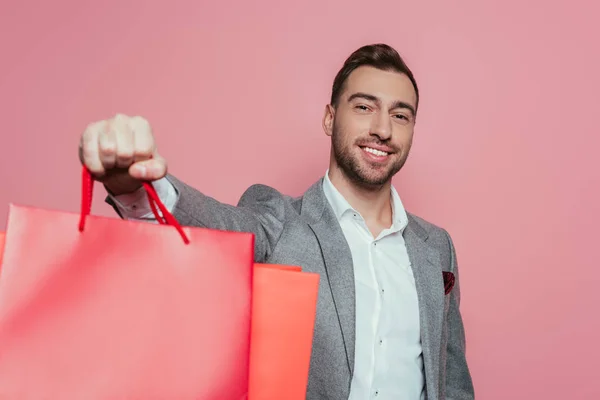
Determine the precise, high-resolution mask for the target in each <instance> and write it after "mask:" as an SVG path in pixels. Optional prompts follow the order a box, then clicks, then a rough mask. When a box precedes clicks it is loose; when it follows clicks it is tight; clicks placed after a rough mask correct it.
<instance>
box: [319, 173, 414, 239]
mask: <svg viewBox="0 0 600 400" xmlns="http://www.w3.org/2000/svg"><path fill="white" fill-rule="evenodd" d="M323 191H324V192H325V197H326V198H327V201H329V204H330V205H331V208H333V212H334V214H335V216H336V218H337V220H338V221H340V220H341V219H342V217H343V216H344V214H346V213H347V212H353V213H358V211H356V210H354V209H353V208H352V206H351V205H350V203H348V201H347V200H346V199H345V198H344V196H342V194H341V193H340V192H339V191H338V190H337V188H336V187H335V186H334V185H333V183H332V182H331V180H330V179H329V170H327V171H326V172H325V177H324V178H323ZM391 192H392V194H391V195H392V227H393V228H396V229H404V228H405V227H406V225H408V216H407V214H406V210H405V208H404V205H403V204H402V200H401V199H400V195H398V192H397V191H396V188H394V186H393V185H392V187H391Z"/></svg>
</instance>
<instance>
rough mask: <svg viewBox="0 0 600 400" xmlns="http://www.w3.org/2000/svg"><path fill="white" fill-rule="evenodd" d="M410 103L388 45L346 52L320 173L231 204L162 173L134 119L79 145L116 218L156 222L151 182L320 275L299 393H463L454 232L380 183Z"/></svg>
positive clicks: (141, 122) (181, 216)
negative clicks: (293, 189)
mask: <svg viewBox="0 0 600 400" xmlns="http://www.w3.org/2000/svg"><path fill="white" fill-rule="evenodd" d="M418 102H419V93H418V88H417V84H416V81H415V79H414V77H413V74H412V72H411V71H410V69H409V68H408V67H407V66H406V64H405V63H404V61H403V60H402V58H401V57H400V56H399V55H398V53H397V52H396V51H395V50H394V49H393V48H391V47H389V46H387V45H384V44H376V45H369V46H364V47H361V48H360V49H358V50H356V51H355V52H354V53H353V54H351V55H350V57H349V58H348V59H347V60H346V62H345V63H344V65H343V67H342V69H341V70H340V71H339V72H338V74H337V76H336V77H335V80H334V83H333V89H332V95H331V101H330V103H329V104H327V105H326V107H325V113H324V117H323V129H324V131H325V134H326V135H328V136H330V137H331V144H332V146H331V156H330V161H329V168H328V170H327V172H326V173H325V175H324V177H323V178H322V179H320V180H319V181H318V182H316V183H315V184H314V185H313V186H312V187H310V188H309V189H308V190H307V191H306V192H305V194H304V195H303V196H302V197H300V198H291V197H289V196H286V195H283V194H281V193H279V192H278V191H276V190H275V189H273V188H270V187H267V186H262V185H254V186H252V187H250V188H249V189H248V190H247V191H246V192H245V193H244V195H243V196H242V198H241V199H240V201H239V203H238V205H237V206H230V205H226V204H223V203H220V202H218V201H217V200H215V199H213V198H211V197H209V196H207V195H205V194H203V193H201V192H200V191H198V190H196V189H194V188H192V187H190V186H188V185H187V184H185V183H183V182H182V181H180V180H178V179H177V178H176V177H174V176H173V175H168V174H167V167H166V162H165V160H164V159H163V158H162V157H160V155H159V154H158V152H157V148H156V144H155V142H154V137H153V135H152V131H151V128H150V124H149V123H148V122H147V121H146V120H145V119H143V118H141V117H127V116H124V115H117V116H116V117H114V118H112V119H110V120H105V121H99V122H95V123H92V124H90V125H89V127H88V128H87V129H86V131H85V132H84V133H83V135H82V139H81V144H80V152H79V154H80V159H81V161H82V163H83V164H84V165H85V166H87V167H88V169H89V170H90V171H91V172H92V174H93V175H94V176H95V178H96V179H98V180H99V181H101V182H103V183H104V185H105V187H106V188H107V191H108V193H109V196H108V202H109V203H110V204H112V205H113V207H114V208H115V210H116V211H117V213H118V214H119V215H120V216H121V217H123V218H127V219H137V220H146V221H153V216H152V215H153V214H152V210H151V208H150V206H149V204H148V203H147V199H146V196H145V193H144V192H143V189H142V188H141V182H142V181H143V180H147V181H153V182H154V185H155V187H156V189H157V192H158V193H159V195H160V197H161V199H162V201H163V202H164V203H165V205H166V206H167V208H168V209H169V210H170V211H171V212H172V213H173V214H174V216H175V217H176V218H177V219H178V220H179V222H180V223H182V224H184V225H189V226H201V227H209V228H214V229H224V230H235V231H245V232H252V233H254V234H255V237H256V241H255V244H256V247H255V249H256V251H255V259H256V261H257V262H261V263H273V264H288V265H299V266H301V267H303V269H304V270H306V271H311V272H316V273H319V274H320V276H321V286H320V289H319V301H318V306H317V317H316V326H315V333H314V343H313V351H312V358H311V368H310V377H309V383H308V389H307V399H309V400H317V399H331V400H338V399H339V400H342V399H343V400H345V399H353V400H363V399H369V398H377V399H407V400H421V399H428V400H443V399H452V400H468V399H474V390H473V384H472V380H471V376H470V373H469V369H468V366H467V362H466V357H465V334H464V329H463V322H462V318H461V314H460V289H459V284H458V282H459V280H458V266H457V261H456V254H455V249H454V246H453V243H452V240H451V238H450V236H449V235H448V233H447V232H446V231H445V230H444V229H442V228H440V227H437V226H435V225H433V224H431V223H429V222H426V221H424V220H423V219H421V218H419V217H417V216H415V215H413V214H411V213H409V212H408V211H406V210H405V209H404V207H403V205H402V202H401V200H400V196H399V195H398V192H397V191H396V190H395V189H394V187H393V186H392V182H391V180H392V177H393V176H394V175H395V174H396V173H397V172H398V171H399V170H400V169H401V168H402V166H403V165H404V163H405V162H406V159H407V157H408V154H409V152H410V149H411V145H412V139H413V133H414V127H415V120H416V116H417V110H418ZM290 346H293V343H290Z"/></svg>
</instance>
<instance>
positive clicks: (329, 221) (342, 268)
mask: <svg viewBox="0 0 600 400" xmlns="http://www.w3.org/2000/svg"><path fill="white" fill-rule="evenodd" d="M322 182H323V180H322V179H321V180H319V181H318V182H317V183H316V184H314V185H313V186H312V187H311V188H310V189H309V190H308V191H307V192H306V193H305V195H304V198H303V200H302V211H301V214H302V215H303V217H304V218H306V220H307V222H308V225H309V226H310V228H311V229H312V230H313V232H314V234H315V236H316V238H317V240H318V241H319V245H320V247H321V253H322V256H323V260H324V262H325V271H326V273H327V282H328V284H329V288H330V290H331V294H332V296H333V302H334V305H335V310H336V313H337V316H338V321H339V324H340V328H341V330H342V335H343V338H344V350H345V352H346V357H347V359H348V369H349V372H350V375H352V373H353V370H354V343H355V288H354V268H353V263H352V253H351V252H350V247H349V246H348V243H347V242H346V237H345V236H344V233H343V232H342V228H341V227H340V225H339V223H338V221H337V219H336V217H335V215H334V213H333V210H332V209H331V206H330V205H329V203H328V202H327V198H326V197H325V193H324V192H323V189H322Z"/></svg>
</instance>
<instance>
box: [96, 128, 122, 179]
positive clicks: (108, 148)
mask: <svg viewBox="0 0 600 400" xmlns="http://www.w3.org/2000/svg"><path fill="white" fill-rule="evenodd" d="M98 149H99V157H100V162H102V166H103V167H104V169H105V170H108V169H112V168H114V167H115V165H116V163H117V138H116V133H115V131H114V130H113V129H112V128H111V127H110V126H108V124H107V125H106V127H105V128H104V129H102V131H101V132H100V134H99V136H98Z"/></svg>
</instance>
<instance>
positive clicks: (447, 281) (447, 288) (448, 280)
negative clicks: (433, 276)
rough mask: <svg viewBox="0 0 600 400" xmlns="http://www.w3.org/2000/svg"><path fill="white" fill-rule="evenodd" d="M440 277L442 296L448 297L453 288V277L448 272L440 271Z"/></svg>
mask: <svg viewBox="0 0 600 400" xmlns="http://www.w3.org/2000/svg"><path fill="white" fill-rule="evenodd" d="M442 275H443V276H444V294H445V295H448V294H450V292H451V291H452V288H453V287H454V281H455V277H454V274H453V273H452V272H450V271H442Z"/></svg>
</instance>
